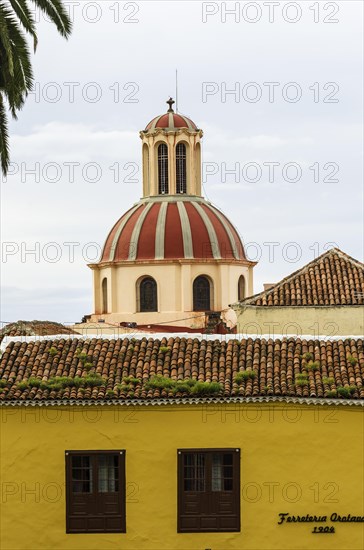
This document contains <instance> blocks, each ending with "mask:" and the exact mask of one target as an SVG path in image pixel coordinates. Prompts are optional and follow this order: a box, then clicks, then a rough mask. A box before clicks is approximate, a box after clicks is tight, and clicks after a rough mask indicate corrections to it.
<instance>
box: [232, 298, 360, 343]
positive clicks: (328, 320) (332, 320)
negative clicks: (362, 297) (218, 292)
mask: <svg viewBox="0 0 364 550" xmlns="http://www.w3.org/2000/svg"><path fill="white" fill-rule="evenodd" d="M233 309H234V311H235V312H236V315H237V318H238V323H237V332H238V333H239V334H270V335H274V334H284V335H286V334H295V335H297V336H302V335H305V334H311V335H313V336H317V335H327V336H336V335H337V336H341V335H345V334H347V335H358V336H362V335H363V334H364V307H363V306H335V307H333V306H330V307H263V306H262V307H255V306H246V307H242V306H240V305H238V304H234V306H233Z"/></svg>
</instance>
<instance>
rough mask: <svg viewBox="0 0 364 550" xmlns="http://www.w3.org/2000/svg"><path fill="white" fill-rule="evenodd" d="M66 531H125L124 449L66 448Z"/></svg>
mask: <svg viewBox="0 0 364 550" xmlns="http://www.w3.org/2000/svg"><path fill="white" fill-rule="evenodd" d="M66 502H67V517H66V526H67V533H125V531H126V525H125V451H121V450H119V451H66Z"/></svg>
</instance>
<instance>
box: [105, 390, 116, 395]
mask: <svg viewBox="0 0 364 550" xmlns="http://www.w3.org/2000/svg"><path fill="white" fill-rule="evenodd" d="M106 395H107V396H108V397H114V396H115V392H114V390H107V392H106Z"/></svg>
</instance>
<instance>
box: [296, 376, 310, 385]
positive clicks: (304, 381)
mask: <svg viewBox="0 0 364 550" xmlns="http://www.w3.org/2000/svg"><path fill="white" fill-rule="evenodd" d="M295 384H296V386H307V384H308V378H307V374H303V373H300V374H296V377H295Z"/></svg>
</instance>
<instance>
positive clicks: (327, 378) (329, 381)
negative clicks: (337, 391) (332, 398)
mask: <svg viewBox="0 0 364 550" xmlns="http://www.w3.org/2000/svg"><path fill="white" fill-rule="evenodd" d="M322 382H323V383H324V384H335V378H333V377H332V376H323V377H322Z"/></svg>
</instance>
